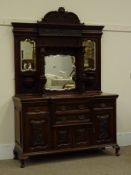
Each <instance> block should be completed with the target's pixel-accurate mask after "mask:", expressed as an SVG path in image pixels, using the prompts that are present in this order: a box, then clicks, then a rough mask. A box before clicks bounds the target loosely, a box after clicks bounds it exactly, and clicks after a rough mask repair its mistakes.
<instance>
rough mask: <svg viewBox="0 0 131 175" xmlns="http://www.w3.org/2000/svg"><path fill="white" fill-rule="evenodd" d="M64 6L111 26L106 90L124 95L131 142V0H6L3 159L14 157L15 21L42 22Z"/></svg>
mask: <svg viewBox="0 0 131 175" xmlns="http://www.w3.org/2000/svg"><path fill="white" fill-rule="evenodd" d="M60 6H64V7H65V9H66V10H68V11H72V12H74V13H76V14H77V15H78V16H79V18H80V20H81V22H84V23H86V24H95V25H97V24H98V25H105V29H104V34H103V37H102V90H103V91H105V92H111V93H117V94H119V98H118V103H117V104H118V105H117V114H118V115H117V126H118V141H119V143H120V144H121V145H122V144H123V145H127V144H131V107H130V104H131V10H130V7H131V1H130V0H124V1H123V0H119V1H118V0H116V1H114V0H110V1H109V0H99V1H98V0H81V1H76V0H72V1H71V0H53V1H52V0H37V1H35V0H34V1H33V0H28V1H27V0H22V1H18V0H12V1H11V2H9V1H7V0H0V159H4V158H11V157H12V153H11V152H12V148H13V145H14V109H13V103H12V96H13V95H14V52H13V51H14V50H13V33H12V27H11V25H10V23H11V22H15V21H19V22H22V21H23V22H30V21H32V22H34V21H35V22H36V21H37V20H40V19H41V18H42V17H43V16H44V15H45V13H47V12H48V11H51V10H57V9H58V7H60ZM1 153H3V154H1Z"/></svg>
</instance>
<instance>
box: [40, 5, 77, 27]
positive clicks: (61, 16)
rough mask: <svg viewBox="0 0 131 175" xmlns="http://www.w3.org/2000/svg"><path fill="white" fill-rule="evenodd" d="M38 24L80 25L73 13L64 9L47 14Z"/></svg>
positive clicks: (60, 8)
mask: <svg viewBox="0 0 131 175" xmlns="http://www.w3.org/2000/svg"><path fill="white" fill-rule="evenodd" d="M39 23H48V24H80V20H79V18H78V16H77V15H76V14H75V13H72V12H68V11H65V9H64V7H59V9H58V11H51V12H48V13H47V14H46V15H45V16H44V17H43V18H42V20H41V21H39Z"/></svg>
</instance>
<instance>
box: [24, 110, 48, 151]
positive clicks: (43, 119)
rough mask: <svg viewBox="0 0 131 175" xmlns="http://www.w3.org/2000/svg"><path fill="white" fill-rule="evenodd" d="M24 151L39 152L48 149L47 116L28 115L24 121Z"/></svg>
mask: <svg viewBox="0 0 131 175" xmlns="http://www.w3.org/2000/svg"><path fill="white" fill-rule="evenodd" d="M24 138H25V139H24V147H25V151H31V152H32V151H40V150H47V149H48V148H49V122H48V116H44V115H41V114H40V115H39V114H35V115H34V114H33V112H32V114H31V115H30V114H28V115H27V116H26V119H25V132H24Z"/></svg>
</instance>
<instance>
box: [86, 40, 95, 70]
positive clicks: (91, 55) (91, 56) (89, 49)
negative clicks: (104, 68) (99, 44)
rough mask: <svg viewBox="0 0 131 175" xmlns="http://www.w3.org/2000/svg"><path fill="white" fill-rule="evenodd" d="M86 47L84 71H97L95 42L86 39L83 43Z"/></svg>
mask: <svg viewBox="0 0 131 175" xmlns="http://www.w3.org/2000/svg"><path fill="white" fill-rule="evenodd" d="M83 47H84V55H83V57H84V69H85V70H95V69H96V43H95V41H93V40H89V39H86V40H84V41H83Z"/></svg>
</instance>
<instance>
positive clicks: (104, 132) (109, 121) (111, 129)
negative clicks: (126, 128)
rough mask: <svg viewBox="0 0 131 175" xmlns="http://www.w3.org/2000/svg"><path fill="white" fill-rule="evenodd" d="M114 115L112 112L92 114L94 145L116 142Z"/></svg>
mask: <svg viewBox="0 0 131 175" xmlns="http://www.w3.org/2000/svg"><path fill="white" fill-rule="evenodd" d="M115 131H116V127H115V115H114V111H113V110H101V111H95V112H94V133H95V137H94V142H95V144H106V143H114V142H115V140H116V133H115Z"/></svg>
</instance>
